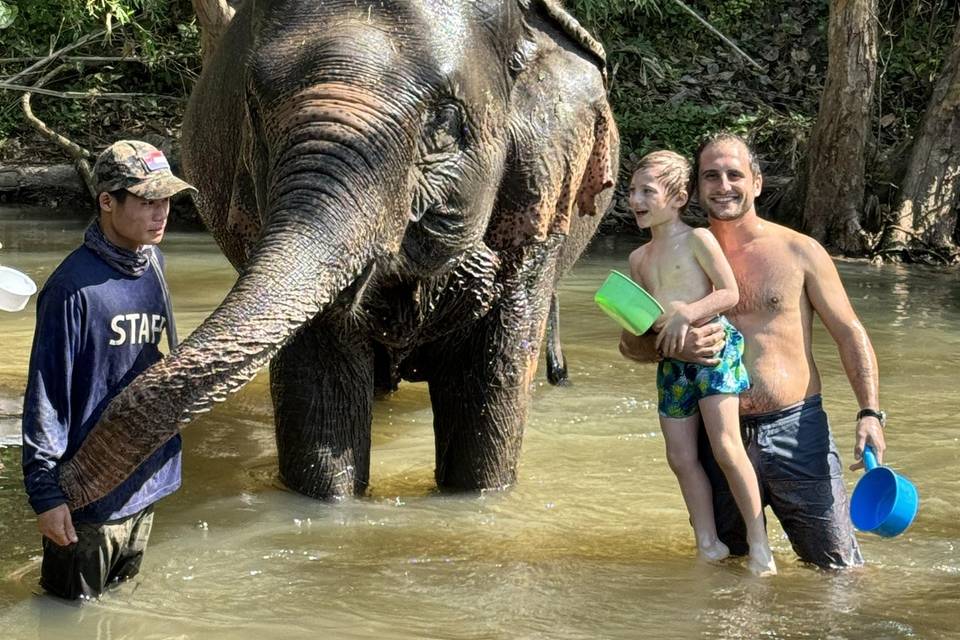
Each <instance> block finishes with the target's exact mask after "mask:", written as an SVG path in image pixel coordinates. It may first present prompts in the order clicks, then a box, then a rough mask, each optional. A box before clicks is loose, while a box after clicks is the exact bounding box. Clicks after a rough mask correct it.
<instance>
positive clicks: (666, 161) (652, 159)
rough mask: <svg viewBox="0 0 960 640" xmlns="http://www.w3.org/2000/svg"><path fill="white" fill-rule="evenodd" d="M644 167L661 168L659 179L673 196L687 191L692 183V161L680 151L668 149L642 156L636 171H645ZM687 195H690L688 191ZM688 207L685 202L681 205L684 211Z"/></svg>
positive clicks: (668, 193) (669, 194)
mask: <svg viewBox="0 0 960 640" xmlns="http://www.w3.org/2000/svg"><path fill="white" fill-rule="evenodd" d="M644 169H659V170H660V171H659V173H658V175H657V181H658V182H659V183H660V184H661V185H663V187H664V188H665V189H666V190H667V195H668V196H670V197H671V198H672V197H674V196H677V195H680V193H685V192H687V189H688V186H689V184H690V172H691V166H690V161H689V160H687V159H686V158H684V157H683V156H682V155H680V154H679V153H676V152H675V151H667V150H663V151H654V152H653V153H648V154H647V155H645V156H643V157H642V158H640V162H639V163H638V164H637V168H636V169H635V170H634V173H636V172H637V171H643V170H644ZM687 195H688V196H689V193H688V192H687ZM688 200H689V198H688ZM686 208H687V205H686V203H684V205H683V206H682V207H680V210H681V211H683V210H684V209H686Z"/></svg>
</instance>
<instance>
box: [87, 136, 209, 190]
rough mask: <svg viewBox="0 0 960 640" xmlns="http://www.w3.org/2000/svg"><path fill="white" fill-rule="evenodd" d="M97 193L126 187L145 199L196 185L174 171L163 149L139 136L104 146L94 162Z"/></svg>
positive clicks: (188, 188) (190, 188) (189, 188)
mask: <svg viewBox="0 0 960 640" xmlns="http://www.w3.org/2000/svg"><path fill="white" fill-rule="evenodd" d="M93 176H94V179H95V180H96V181H97V184H96V190H97V193H103V192H105V191H108V192H109V191H116V190H118V189H126V190H127V191H129V192H130V193H132V194H133V195H135V196H139V197H141V198H146V199H147V200H157V199H160V198H169V197H171V196H174V195H176V194H178V193H180V192H181V191H187V190H189V191H193V192H194V193H196V191H197V190H196V189H195V188H194V187H193V186H191V185H189V184H187V183H186V182H184V181H183V180H181V179H180V178H178V177H176V176H175V175H173V172H171V171H170V163H169V162H167V158H166V156H164V155H163V152H162V151H160V150H159V149H157V148H156V147H154V146H153V145H151V144H147V143H146V142H141V141H139V140H120V141H119V142H114V143H113V144H112V145H110V146H109V147H107V148H106V149H104V151H103V153H101V154H100V156H99V157H98V158H97V163H96V164H95V165H94V166H93Z"/></svg>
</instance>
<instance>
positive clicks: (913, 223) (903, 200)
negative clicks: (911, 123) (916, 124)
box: [884, 21, 960, 258]
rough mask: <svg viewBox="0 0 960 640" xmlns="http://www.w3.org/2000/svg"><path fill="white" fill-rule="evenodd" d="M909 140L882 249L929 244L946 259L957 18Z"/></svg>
mask: <svg viewBox="0 0 960 640" xmlns="http://www.w3.org/2000/svg"><path fill="white" fill-rule="evenodd" d="M950 47H951V49H950V50H949V51H947V52H946V54H945V55H944V60H943V69H941V71H940V78H939V79H938V80H937V83H936V85H935V86H934V90H933V95H932V96H931V97H930V104H929V105H928V106H927V111H926V113H925V114H924V116H923V124H922V126H921V128H920V135H919V136H918V137H917V139H916V141H915V142H914V143H913V149H912V151H911V154H910V167H909V169H908V170H907V175H906V177H905V179H904V181H903V185H901V190H900V199H899V204H898V206H897V210H896V212H895V216H894V220H895V224H896V227H895V228H894V229H892V230H891V232H890V233H889V234H888V236H887V241H886V242H885V243H884V249H885V250H887V251H896V250H902V249H920V250H929V249H933V250H935V251H937V252H938V253H940V254H941V255H943V256H950V257H951V258H952V257H953V256H955V254H956V249H957V247H956V241H955V232H956V228H957V205H958V198H960V21H958V22H957V26H956V29H955V30H954V32H953V42H952V44H951V45H950Z"/></svg>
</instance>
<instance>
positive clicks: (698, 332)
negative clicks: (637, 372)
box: [620, 322, 726, 367]
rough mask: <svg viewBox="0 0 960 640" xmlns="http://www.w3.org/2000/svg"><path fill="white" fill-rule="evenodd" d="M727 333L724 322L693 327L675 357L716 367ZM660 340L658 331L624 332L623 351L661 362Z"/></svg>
mask: <svg viewBox="0 0 960 640" xmlns="http://www.w3.org/2000/svg"><path fill="white" fill-rule="evenodd" d="M725 337H726V336H725V334H724V331H723V325H721V324H720V323H719V322H711V323H710V324H705V325H703V326H702V327H690V329H689V330H688V331H687V338H686V340H684V342H683V349H681V350H680V352H679V353H677V355H676V356H674V357H675V358H676V359H677V360H682V361H684V362H693V363H695V364H703V365H707V366H710V367H712V366H714V365H717V364H719V363H720V359H719V358H718V357H717V355H718V354H719V353H720V352H721V351H723V344H724V342H725ZM656 343H657V334H655V333H653V332H651V331H648V332H647V333H645V334H643V335H642V336H635V335H633V334H632V333H629V332H627V331H622V332H621V333H620V353H621V355H623V357H625V358H629V359H630V360H636V361H637V362H658V361H659V360H661V359H663V356H661V355H660V352H658V351H657V347H656Z"/></svg>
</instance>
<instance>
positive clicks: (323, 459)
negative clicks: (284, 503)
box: [270, 319, 374, 498]
mask: <svg viewBox="0 0 960 640" xmlns="http://www.w3.org/2000/svg"><path fill="white" fill-rule="evenodd" d="M338 329H339V328H338V327H331V326H330V324H329V323H327V322H320V321H318V320H316V319H314V320H313V321H312V322H311V323H310V324H309V325H307V326H306V327H305V328H304V329H303V330H302V331H300V332H299V333H297V334H296V335H295V336H294V337H293V338H291V340H290V341H289V342H288V343H287V344H286V345H285V346H284V348H283V349H282V350H281V351H280V353H279V354H277V356H276V357H274V359H273V361H272V362H271V363H270V390H271V393H272V395H273V406H274V416H275V418H274V419H275V423H276V437H277V454H278V457H279V462H280V477H281V479H282V480H283V482H284V484H286V485H287V486H288V487H290V488H291V489H293V490H294V491H297V492H299V493H302V494H305V495H308V496H311V497H314V498H331V497H340V496H350V495H362V494H363V493H364V491H365V490H366V488H367V483H368V482H369V479H370V423H371V419H372V415H373V388H374V352H373V346H372V344H371V343H370V341H369V340H367V339H366V338H365V337H363V336H358V335H356V333H355V332H352V331H349V330H346V329H344V330H342V331H341V330H338Z"/></svg>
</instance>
